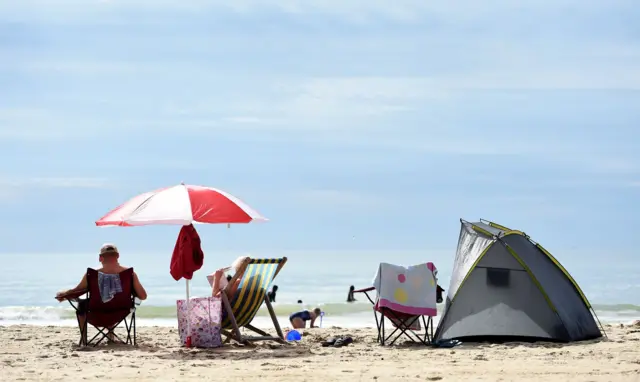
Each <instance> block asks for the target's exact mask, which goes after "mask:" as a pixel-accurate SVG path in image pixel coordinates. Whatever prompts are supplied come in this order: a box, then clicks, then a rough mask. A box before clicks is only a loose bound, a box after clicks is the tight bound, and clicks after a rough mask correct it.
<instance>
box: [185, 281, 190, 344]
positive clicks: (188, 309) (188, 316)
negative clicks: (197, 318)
mask: <svg viewBox="0 0 640 382" xmlns="http://www.w3.org/2000/svg"><path fill="white" fill-rule="evenodd" d="M184 281H185V286H186V288H187V343H186V344H185V345H186V346H187V347H188V348H190V347H191V309H190V306H189V279H186V278H185V279H184Z"/></svg>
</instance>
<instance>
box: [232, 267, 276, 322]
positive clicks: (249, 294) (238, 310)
mask: <svg viewBox="0 0 640 382" xmlns="http://www.w3.org/2000/svg"><path fill="white" fill-rule="evenodd" d="M282 262H283V259H251V262H250V263H249V265H247V268H246V270H245V271H244V275H243V277H242V280H240V285H239V286H238V290H237V291H236V294H235V295H234V296H233V298H232V299H231V301H230V304H231V309H232V310H233V315H234V316H235V318H236V322H237V324H238V327H243V326H245V325H247V324H249V323H251V320H253V317H255V315H256V313H258V309H260V306H261V305H262V302H263V301H264V296H265V295H266V294H267V289H268V288H269V286H270V284H271V282H272V281H273V279H274V277H275V275H276V271H277V270H278V266H279V265H280V263H282ZM222 327H223V328H224V329H231V328H232V325H231V320H230V319H229V315H228V314H226V312H225V313H224V315H223V319H222Z"/></svg>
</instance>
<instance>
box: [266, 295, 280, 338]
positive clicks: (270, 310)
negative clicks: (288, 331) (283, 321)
mask: <svg viewBox="0 0 640 382" xmlns="http://www.w3.org/2000/svg"><path fill="white" fill-rule="evenodd" d="M264 303H265V304H267V310H268V311H269V315H270V316H271V321H273V326H275V327H276V333H278V337H280V339H281V340H283V341H284V334H282V329H281V328H280V323H279V322H278V317H277V316H276V312H275V311H274V310H273V306H271V301H269V297H268V296H267V295H265V296H264Z"/></svg>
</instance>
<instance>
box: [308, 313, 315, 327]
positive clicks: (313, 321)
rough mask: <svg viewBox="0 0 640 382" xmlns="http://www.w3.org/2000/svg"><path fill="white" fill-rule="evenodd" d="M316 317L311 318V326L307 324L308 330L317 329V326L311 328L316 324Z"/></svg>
mask: <svg viewBox="0 0 640 382" xmlns="http://www.w3.org/2000/svg"><path fill="white" fill-rule="evenodd" d="M316 318H317V317H316V316H315V315H314V316H313V317H311V324H309V327H310V328H317V326H313V324H314V323H315V322H316Z"/></svg>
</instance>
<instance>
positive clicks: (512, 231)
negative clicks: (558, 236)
mask: <svg viewBox="0 0 640 382" xmlns="http://www.w3.org/2000/svg"><path fill="white" fill-rule="evenodd" d="M486 222H487V223H488V224H489V225H490V226H491V227H493V228H497V229H499V230H502V231H504V234H503V237H504V236H507V235H520V236H523V237H524V238H525V239H527V240H529V241H532V240H531V239H530V238H529V236H527V235H526V234H525V233H524V232H522V231H518V230H515V229H511V228H508V227H505V226H503V225H500V224H498V223H494V222H491V221H488V220H486ZM471 225H473V223H471ZM483 231H484V230H483ZM533 244H534V245H535V246H536V247H537V248H538V249H539V250H540V251H542V253H544V254H545V255H546V256H547V257H548V258H549V260H551V262H552V263H554V264H555V265H556V267H558V269H560V271H562V273H564V275H565V276H567V278H568V279H569V281H571V284H573V287H574V288H576V290H577V291H578V294H579V295H580V298H582V301H583V302H584V303H585V305H586V306H587V308H589V309H591V308H592V306H591V303H590V302H589V300H588V299H587V296H586V295H585V294H584V292H582V289H580V286H578V283H577V282H576V280H575V279H574V278H573V277H572V276H571V274H570V273H569V271H567V270H566V269H565V267H563V266H562V264H560V262H559V261H558V260H557V259H556V258H555V257H554V256H553V255H552V254H551V252H549V251H547V250H546V249H545V248H544V247H542V246H541V245H540V244H539V243H536V242H533ZM474 266H475V265H474Z"/></svg>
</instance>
